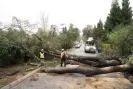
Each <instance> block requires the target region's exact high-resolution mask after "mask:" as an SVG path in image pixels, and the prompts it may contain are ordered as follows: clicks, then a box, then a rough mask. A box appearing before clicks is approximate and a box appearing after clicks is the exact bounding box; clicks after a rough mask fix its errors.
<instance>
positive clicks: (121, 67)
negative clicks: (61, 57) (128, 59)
mask: <svg viewBox="0 0 133 89" xmlns="http://www.w3.org/2000/svg"><path fill="white" fill-rule="evenodd" d="M132 69H133V67H132V65H126V64H125V65H119V66H112V67H104V68H95V69H87V68H50V69H41V71H42V72H46V73H57V74H63V73H79V74H85V75H86V76H93V75H97V74H106V73H112V72H126V71H131V70H132Z"/></svg>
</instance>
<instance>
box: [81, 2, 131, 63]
mask: <svg viewBox="0 0 133 89" xmlns="http://www.w3.org/2000/svg"><path fill="white" fill-rule="evenodd" d="M132 15H133V13H132V8H131V7H130V1H129V0H122V3H118V0H113V1H112V5H111V9H110V12H109V14H108V16H107V19H106V22H105V23H102V21H101V20H99V22H98V23H97V26H91V25H88V26H87V27H86V28H84V29H83V37H84V39H87V38H88V37H89V36H93V37H94V38H95V39H96V45H97V47H102V51H103V52H102V54H101V55H102V56H110V57H112V56H121V57H122V56H123V57H129V56H131V55H132V53H133V36H132V35H133V19H132ZM131 60H132V58H130V62H131Z"/></svg>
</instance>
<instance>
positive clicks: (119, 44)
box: [109, 26, 133, 56]
mask: <svg viewBox="0 0 133 89" xmlns="http://www.w3.org/2000/svg"><path fill="white" fill-rule="evenodd" d="M132 35H133V27H132V26H126V27H122V26H118V27H117V28H115V30H114V31H113V32H112V33H111V34H110V35H109V41H110V42H111V44H112V46H114V47H115V48H117V50H118V52H119V55H120V56H128V55H130V54H132V49H133V41H132V40H133V36H132Z"/></svg>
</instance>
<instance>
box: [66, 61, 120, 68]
mask: <svg viewBox="0 0 133 89" xmlns="http://www.w3.org/2000/svg"><path fill="white" fill-rule="evenodd" d="M66 63H67V64H73V65H74V64H78V63H82V64H86V65H90V66H93V67H108V66H116V65H120V64H121V63H120V62H118V61H116V60H110V61H109V60H107V61H105V62H103V63H102V62H94V61H88V60H78V61H77V60H76V61H73V60H71V61H69V60H68V61H67V62H66Z"/></svg>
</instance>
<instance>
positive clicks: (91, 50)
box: [84, 45, 96, 53]
mask: <svg viewBox="0 0 133 89" xmlns="http://www.w3.org/2000/svg"><path fill="white" fill-rule="evenodd" d="M84 51H85V53H96V46H95V45H85V47H84Z"/></svg>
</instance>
